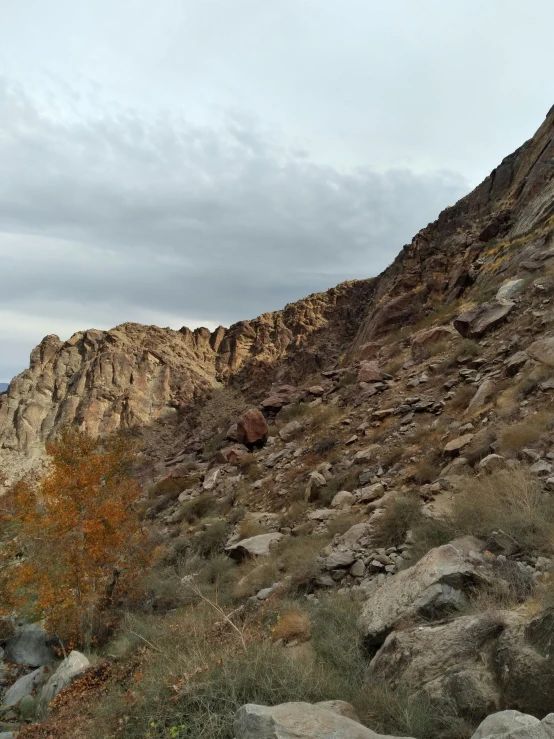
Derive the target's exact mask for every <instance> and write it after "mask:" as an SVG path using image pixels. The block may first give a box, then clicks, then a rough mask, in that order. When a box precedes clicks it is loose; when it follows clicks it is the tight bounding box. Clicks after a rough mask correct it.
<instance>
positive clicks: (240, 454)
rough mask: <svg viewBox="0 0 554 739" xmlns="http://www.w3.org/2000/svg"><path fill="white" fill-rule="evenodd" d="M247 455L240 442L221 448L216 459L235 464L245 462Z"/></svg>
mask: <svg viewBox="0 0 554 739" xmlns="http://www.w3.org/2000/svg"><path fill="white" fill-rule="evenodd" d="M249 457H250V455H249V453H248V452H247V451H246V450H245V448H244V447H243V446H241V445H240V444H231V446H227V447H225V449H221V450H220V451H219V452H218V453H217V457H216V459H217V461H218V462H223V463H227V464H235V465H237V464H241V463H242V462H246V461H247V460H248V458H249Z"/></svg>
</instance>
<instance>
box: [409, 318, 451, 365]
mask: <svg viewBox="0 0 554 739" xmlns="http://www.w3.org/2000/svg"><path fill="white" fill-rule="evenodd" d="M453 336H454V331H453V329H452V328H450V327H449V326H433V328H429V329H423V331H417V332H416V333H415V334H413V336H412V338H411V341H410V351H411V353H412V359H413V360H414V362H418V361H420V360H421V359H425V358H426V356H427V350H428V348H429V347H430V346H432V345H433V344H438V343H439V342H441V341H446V340H448V339H451V338H452V337H453Z"/></svg>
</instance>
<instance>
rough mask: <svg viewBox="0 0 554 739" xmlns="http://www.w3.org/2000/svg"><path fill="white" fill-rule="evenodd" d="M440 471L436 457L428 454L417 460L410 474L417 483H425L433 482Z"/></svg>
mask: <svg viewBox="0 0 554 739" xmlns="http://www.w3.org/2000/svg"><path fill="white" fill-rule="evenodd" d="M440 471H441V470H440V467H439V466H438V465H437V464H436V457H435V456H429V457H425V458H424V459H421V460H420V461H419V462H417V464H416V465H415V467H414V469H413V472H412V476H413V478H414V480H415V481H416V482H417V483H418V484H419V485H426V484H428V483H430V482H434V481H435V480H436V479H437V477H438V476H439V475H440Z"/></svg>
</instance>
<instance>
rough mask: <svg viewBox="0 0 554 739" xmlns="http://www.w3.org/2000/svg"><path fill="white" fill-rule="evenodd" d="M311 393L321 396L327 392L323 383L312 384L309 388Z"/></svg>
mask: <svg viewBox="0 0 554 739" xmlns="http://www.w3.org/2000/svg"><path fill="white" fill-rule="evenodd" d="M308 392H309V393H310V395H315V397H316V398H320V397H321V396H322V395H323V394H324V393H325V388H324V387H322V386H321V385H312V387H309V388H308Z"/></svg>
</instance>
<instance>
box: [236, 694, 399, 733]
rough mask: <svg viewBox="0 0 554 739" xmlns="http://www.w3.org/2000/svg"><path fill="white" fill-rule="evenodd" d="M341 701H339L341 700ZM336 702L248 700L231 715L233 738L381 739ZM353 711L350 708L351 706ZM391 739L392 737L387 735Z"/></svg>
mask: <svg viewBox="0 0 554 739" xmlns="http://www.w3.org/2000/svg"><path fill="white" fill-rule="evenodd" d="M341 703H342V701H341ZM335 705H336V701H325V702H324V703H320V704H315V705H314V704H312V703H282V704H280V705H278V706H272V707H269V706H257V705H254V704H252V703H248V704H246V705H245V706H242V708H239V710H238V711H237V714H236V716H235V737H236V739H262V737H263V739H385V738H384V737H383V735H382V734H376V733H375V732H374V731H372V730H371V729H368V728H366V727H365V726H363V725H362V724H360V723H358V722H357V721H354V720H352V719H351V718H349V717H348V716H345V715H344V713H342V712H341V713H338V712H337V710H336V708H335ZM351 710H352V711H353V710H354V709H353V708H352V709H351ZM387 739H394V737H387Z"/></svg>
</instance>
